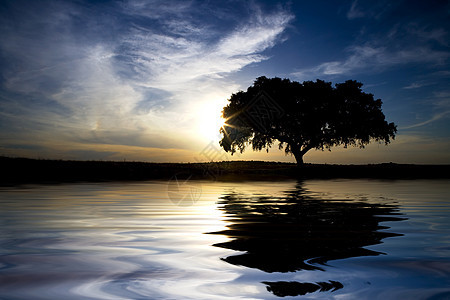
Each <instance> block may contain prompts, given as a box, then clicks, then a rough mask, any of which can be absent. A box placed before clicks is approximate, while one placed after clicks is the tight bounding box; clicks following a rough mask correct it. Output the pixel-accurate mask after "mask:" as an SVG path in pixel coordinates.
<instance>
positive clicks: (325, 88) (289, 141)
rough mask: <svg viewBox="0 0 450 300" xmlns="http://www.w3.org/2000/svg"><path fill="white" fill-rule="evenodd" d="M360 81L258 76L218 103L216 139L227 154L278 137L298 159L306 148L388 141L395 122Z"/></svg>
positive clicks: (264, 145) (260, 146)
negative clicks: (221, 122) (221, 104)
mask: <svg viewBox="0 0 450 300" xmlns="http://www.w3.org/2000/svg"><path fill="white" fill-rule="evenodd" d="M362 86H363V84H362V83H360V82H357V81H355V80H348V81H346V82H344V83H338V84H335V85H334V86H333V85H332V83H331V82H325V81H322V80H316V81H304V82H303V83H299V82H296V81H291V80H289V79H281V78H277V77H275V78H267V77H264V76H263V77H259V78H257V79H256V81H255V82H254V84H253V85H252V86H250V87H248V89H247V91H245V92H244V91H239V92H237V93H235V94H232V95H231V97H230V99H229V103H228V105H226V106H225V107H224V108H223V111H222V113H223V118H224V119H225V120H226V124H225V126H224V127H222V128H221V133H222V134H223V137H222V139H221V141H220V145H221V146H222V147H223V149H224V150H225V151H227V152H231V153H232V154H233V153H235V152H236V151H237V150H238V151H240V152H243V151H244V149H245V148H246V147H247V146H250V145H251V146H252V148H253V150H256V151H260V150H262V149H266V150H267V151H268V150H269V148H270V147H272V145H273V144H274V143H275V142H277V141H278V143H279V144H278V146H279V149H283V148H284V151H285V152H286V154H293V155H294V157H295V159H296V161H297V164H299V165H301V164H303V155H304V154H305V153H306V152H308V151H309V150H311V149H319V150H324V149H328V150H330V149H331V147H333V146H339V145H343V146H344V147H347V146H357V147H361V148H364V146H365V145H367V144H368V143H369V142H371V141H377V142H383V143H385V144H389V143H390V142H391V139H394V138H395V133H396V132H397V129H396V125H395V124H394V123H388V122H387V121H386V120H385V116H384V114H383V112H382V110H381V105H382V102H381V100H380V99H376V100H375V99H374V96H373V95H372V94H369V93H365V92H363V91H362V89H361V87H362Z"/></svg>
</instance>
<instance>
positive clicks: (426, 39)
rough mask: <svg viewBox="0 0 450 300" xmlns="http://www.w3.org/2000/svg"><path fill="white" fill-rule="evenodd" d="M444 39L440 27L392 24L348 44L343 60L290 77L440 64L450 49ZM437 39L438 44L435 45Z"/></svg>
mask: <svg viewBox="0 0 450 300" xmlns="http://www.w3.org/2000/svg"><path fill="white" fill-rule="evenodd" d="M354 3H356V2H354ZM447 38H448V34H447V32H446V31H445V30H444V29H442V28H433V29H428V28H426V27H420V26H419V25H417V24H411V23H407V24H405V25H395V26H394V27H393V28H391V29H390V30H388V31H385V32H383V33H380V34H376V35H375V34H372V38H371V39H368V40H366V41H364V42H363V43H354V44H353V45H350V46H348V47H347V48H346V49H345V51H344V53H343V54H344V58H343V59H341V60H335V61H329V62H324V63H321V64H319V65H317V66H314V67H310V68H305V69H302V70H298V71H296V72H294V73H293V76H295V77H298V78H308V77H315V76H323V75H325V76H333V75H343V74H355V73H363V72H364V73H376V72H383V71H386V70H387V69H389V68H392V67H395V66H402V65H403V66H404V65H408V64H427V65H428V66H438V67H439V66H441V67H442V66H445V65H446V64H447V62H448V59H449V58H450V52H449V51H448V50H447V49H445V48H442V46H445V43H446V41H447ZM436 42H437V43H438V44H440V45H439V46H437V45H436Z"/></svg>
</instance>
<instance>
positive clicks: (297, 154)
mask: <svg viewBox="0 0 450 300" xmlns="http://www.w3.org/2000/svg"><path fill="white" fill-rule="evenodd" d="M291 149H292V148H291ZM292 154H294V157H295V160H296V161H297V167H301V166H303V165H304V162H303V155H304V154H305V153H303V151H300V149H292Z"/></svg>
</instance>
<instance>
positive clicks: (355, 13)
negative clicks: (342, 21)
mask: <svg viewBox="0 0 450 300" xmlns="http://www.w3.org/2000/svg"><path fill="white" fill-rule="evenodd" d="M357 6H358V0H355V1H353V2H352V5H351V7H350V10H349V11H348V12H347V18H348V19H349V20H353V19H357V18H362V17H364V16H365V14H364V12H362V11H361V10H359V8H358V7H357Z"/></svg>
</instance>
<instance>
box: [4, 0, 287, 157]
mask: <svg viewBox="0 0 450 300" xmlns="http://www.w3.org/2000/svg"><path fill="white" fill-rule="evenodd" d="M80 3H81V2H75V3H70V2H66V3H63V4H57V5H48V6H45V5H41V6H36V7H29V10H28V9H27V8H26V7H25V6H23V5H22V6H18V11H21V13H22V14H23V15H22V17H21V18H24V19H23V20H21V22H19V23H18V24H20V25H17V24H16V20H13V19H10V18H8V17H7V16H4V18H3V20H2V21H1V23H0V25H1V28H2V33H1V34H0V37H1V38H2V40H3V41H4V42H2V44H1V45H0V50H1V52H2V53H3V57H5V58H7V59H6V60H2V61H1V64H2V65H1V67H2V68H1V70H2V74H1V75H2V78H4V80H3V82H2V86H3V89H4V92H5V93H7V94H8V95H10V96H11V97H13V98H14V100H13V102H14V106H11V105H10V104H11V102H8V103H9V104H6V102H5V101H3V102H2V103H0V105H8V109H7V110H5V111H8V110H9V111H12V110H14V112H11V114H8V115H7V116H5V115H4V117H5V118H9V120H13V119H14V120H13V121H14V122H16V125H14V126H13V125H11V126H10V129H11V130H12V129H13V127H15V128H18V127H20V126H21V124H19V123H20V122H21V121H20V120H19V119H17V118H13V117H12V116H13V115H14V116H21V117H22V119H23V118H25V119H26V120H27V121H26V123H27V124H29V125H27V126H29V128H30V132H35V133H36V132H41V131H42V130H44V131H46V132H51V134H52V135H53V136H54V137H59V139H60V140H65V141H76V142H78V143H93V144H94V143H97V144H98V143H104V144H111V145H114V144H117V145H129V144H133V145H136V146H143V147H160V148H177V147H178V148H189V147H192V146H191V145H192V144H193V143H192V141H191V142H190V141H189V138H190V137H192V138H194V139H195V137H194V136H193V130H194V127H193V126H194V125H195V124H194V123H195V122H196V119H198V118H199V117H200V115H199V114H200V112H199V111H198V108H199V107H200V106H201V105H203V104H204V103H207V102H208V101H211V99H217V98H218V97H222V98H224V99H223V100H226V97H228V96H229V94H230V93H231V92H233V91H235V89H236V88H237V85H236V83H234V82H232V81H231V80H229V79H227V75H229V74H232V73H234V72H237V71H239V70H241V69H242V68H244V67H245V66H248V65H249V64H252V63H257V62H260V61H263V60H265V59H267V58H268V57H267V56H265V55H264V51H265V50H267V49H269V48H271V47H273V46H274V45H275V44H276V43H278V42H281V41H282V33H283V32H284V31H285V29H286V27H287V26H288V24H289V22H290V21H291V20H292V19H293V15H292V14H290V13H289V12H288V11H285V10H283V9H279V10H277V11H272V12H268V13H267V12H263V11H261V10H260V9H258V7H257V6H255V5H252V6H250V7H247V10H249V13H248V14H242V15H241V16H240V17H239V18H238V19H239V21H238V22H237V21H233V22H234V23H233V24H227V26H226V29H223V28H219V27H217V25H214V26H212V25H211V24H210V23H208V18H210V16H209V14H210V13H211V11H210V8H208V9H202V6H199V5H194V4H193V3H192V2H185V1H179V2H171V3H170V4H168V3H166V2H165V1H152V2H148V1H126V2H124V3H121V4H120V5H118V6H115V7H109V8H108V9H107V10H105V11H103V14H102V15H101V16H102V17H101V18H100V19H98V18H99V17H98V16H99V14H98V12H97V11H95V9H94V10H93V9H92V8H91V7H90V6H86V7H85V6H83V5H80ZM81 4H82V3H81ZM241 5H244V4H241ZM136 16H138V17H136ZM202 17H203V18H202ZM227 22H230V21H229V20H227ZM36 24H39V25H38V26H36ZM214 24H216V23H214ZM228 25H232V26H231V27H230V26H228ZM30 101H35V104H36V105H34V104H33V103H30ZM0 102H1V101H0ZM55 107H60V109H55ZM62 111H64V114H62V113H61V112H62ZM217 113H220V111H219V112H217ZM36 122H39V123H40V124H42V125H41V126H36V125H35V123H36ZM33 124H34V125H33ZM193 124H194V125H193ZM22 125H23V124H22ZM39 127H40V128H39ZM34 136H35V143H38V142H39V141H38V140H39V139H41V143H43V144H45V143H47V142H48V141H47V139H46V138H40V135H39V134H35V135H34Z"/></svg>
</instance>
